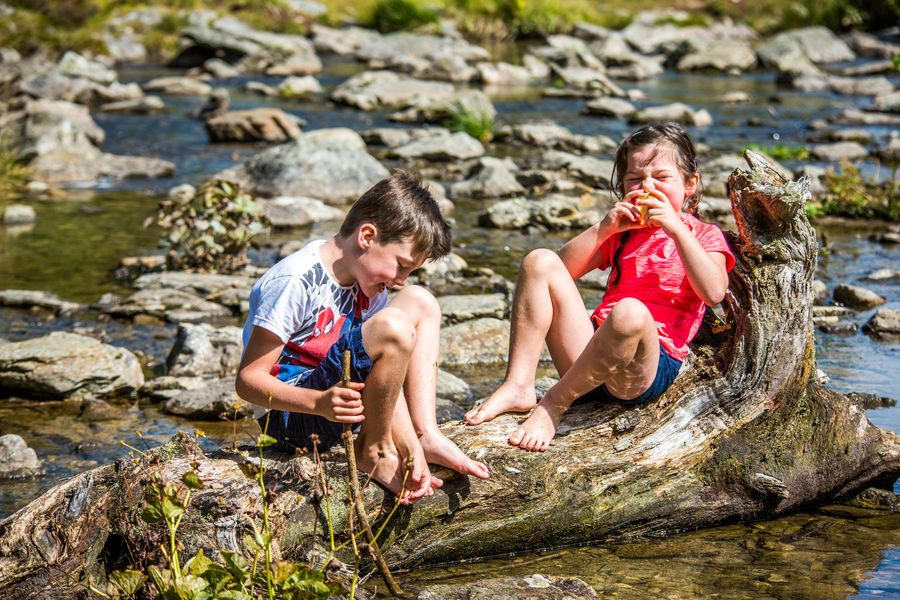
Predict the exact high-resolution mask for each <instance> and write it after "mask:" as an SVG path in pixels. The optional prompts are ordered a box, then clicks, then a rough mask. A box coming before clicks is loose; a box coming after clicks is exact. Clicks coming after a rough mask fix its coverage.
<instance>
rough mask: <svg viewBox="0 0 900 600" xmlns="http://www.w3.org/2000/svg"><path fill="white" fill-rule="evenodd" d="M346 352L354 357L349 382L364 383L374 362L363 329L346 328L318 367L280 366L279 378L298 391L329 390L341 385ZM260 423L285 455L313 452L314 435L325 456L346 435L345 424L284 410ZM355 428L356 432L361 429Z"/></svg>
mask: <svg viewBox="0 0 900 600" xmlns="http://www.w3.org/2000/svg"><path fill="white" fill-rule="evenodd" d="M344 350H350V352H351V355H352V357H353V360H352V361H351V363H350V380H351V381H365V380H366V377H368V376H369V373H370V372H371V371H372V359H371V358H370V357H369V353H368V352H366V348H365V346H363V341H362V327H359V326H355V327H345V329H344V330H343V331H341V335H340V337H339V338H338V340H337V341H336V342H335V343H334V345H333V346H331V348H330V349H329V350H328V353H327V354H326V355H325V358H324V359H322V362H321V363H319V365H318V366H317V367H314V368H310V367H305V366H302V365H288V364H282V365H278V374H277V375H276V377H278V379H280V380H281V381H284V382H286V383H290V384H291V385H295V386H297V387H302V388H307V389H310V390H323V391H324V390H327V389H328V388H331V387H334V386H335V385H337V384H338V383H340V382H341V376H342V375H343V372H342V371H343V369H342V366H341V362H342V359H343V356H344ZM267 419H268V426H267V425H266V420H267ZM258 421H259V426H260V428H261V429H262V430H263V431H266V432H267V433H268V434H269V435H270V436H272V437H273V438H275V439H276V440H278V443H277V444H276V445H275V447H276V448H278V449H279V450H282V451H285V452H293V451H295V450H296V449H297V448H306V449H307V450H312V447H313V446H312V443H311V442H310V441H309V436H310V435H312V434H314V433H315V434H316V435H318V436H319V451H320V452H325V451H327V450H328V449H329V448H331V447H332V446H334V445H335V444H337V443H339V442H340V441H341V434H342V433H343V431H344V426H343V424H342V423H335V422H334V421H329V420H328V419H326V418H325V417H320V416H318V415H311V414H307V413H294V412H288V411H285V410H270V411H269V412H268V414H266V415H263V416H262V417H260V418H259V420H258ZM353 427H354V430H355V429H356V428H358V425H354V426H353Z"/></svg>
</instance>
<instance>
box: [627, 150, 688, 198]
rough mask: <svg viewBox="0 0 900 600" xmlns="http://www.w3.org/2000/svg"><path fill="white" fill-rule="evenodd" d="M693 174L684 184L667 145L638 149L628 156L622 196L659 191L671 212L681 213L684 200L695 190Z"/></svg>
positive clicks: (673, 151) (672, 153)
mask: <svg viewBox="0 0 900 600" xmlns="http://www.w3.org/2000/svg"><path fill="white" fill-rule="evenodd" d="M699 177H700V176H699V175H698V174H696V173H694V174H693V175H691V176H690V178H689V179H688V180H687V181H685V179H684V174H683V173H682V172H681V169H680V168H679V167H678V163H677V162H676V160H675V149H674V148H673V147H671V146H669V145H661V146H639V147H637V148H634V149H633V150H632V151H631V153H630V154H629V155H628V168H627V169H626V170H625V177H624V179H623V183H624V187H625V194H628V193H629V192H635V191H638V192H640V191H644V192H649V191H651V190H657V191H659V192H662V194H663V195H665V197H666V198H668V199H669V203H670V204H671V205H672V208H673V209H675V212H681V207H682V206H684V201H685V200H686V199H687V198H690V197H691V196H692V195H693V194H694V192H696V191H697V180H698V178H699Z"/></svg>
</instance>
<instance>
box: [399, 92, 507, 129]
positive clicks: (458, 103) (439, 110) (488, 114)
mask: <svg viewBox="0 0 900 600" xmlns="http://www.w3.org/2000/svg"><path fill="white" fill-rule="evenodd" d="M458 114H465V115H467V116H469V117H471V118H473V119H476V120H479V121H482V122H486V123H490V122H493V120H494V117H495V116H497V110H496V109H495V108H494V105H493V103H491V99H490V98H489V97H488V96H487V94H485V93H484V92H482V91H481V90H472V89H465V90H459V91H455V92H453V94H452V95H451V96H450V97H448V98H427V99H423V100H422V101H421V103H418V104H417V105H416V106H413V107H410V108H408V109H406V110H404V111H400V112H396V113H393V114H392V115H391V116H390V118H391V119H392V120H394V121H401V122H404V123H417V122H426V123H442V122H444V121H446V120H447V119H450V118H453V117H455V116H456V115H458Z"/></svg>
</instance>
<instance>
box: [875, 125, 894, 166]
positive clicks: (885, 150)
mask: <svg viewBox="0 0 900 600" xmlns="http://www.w3.org/2000/svg"><path fill="white" fill-rule="evenodd" d="M875 154H876V156H878V158H880V159H881V160H883V161H885V162H897V161H900V133H898V132H896V131H892V132H891V137H890V138H888V141H887V143H886V144H885V145H883V146H880V147H879V148H878V149H877V150H876V151H875Z"/></svg>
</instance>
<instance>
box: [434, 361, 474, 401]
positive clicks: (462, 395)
mask: <svg viewBox="0 0 900 600" xmlns="http://www.w3.org/2000/svg"><path fill="white" fill-rule="evenodd" d="M437 397H438V398H446V399H447V400H450V401H451V402H456V403H462V402H468V401H469V400H471V399H472V389H471V388H470V387H469V384H468V383H466V382H465V381H463V380H462V379H460V378H459V377H457V376H456V375H453V374H452V373H448V372H447V371H444V370H442V369H438V375H437Z"/></svg>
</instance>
